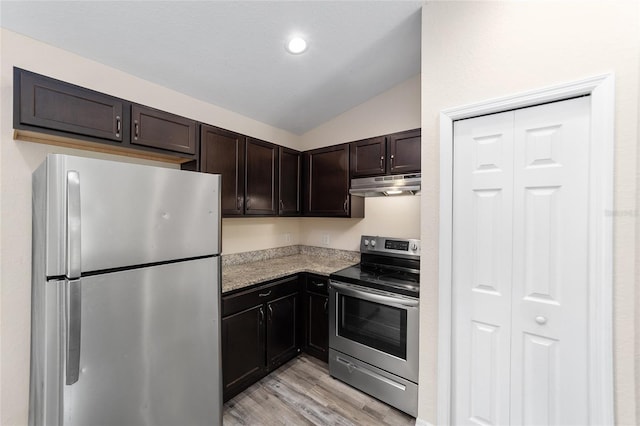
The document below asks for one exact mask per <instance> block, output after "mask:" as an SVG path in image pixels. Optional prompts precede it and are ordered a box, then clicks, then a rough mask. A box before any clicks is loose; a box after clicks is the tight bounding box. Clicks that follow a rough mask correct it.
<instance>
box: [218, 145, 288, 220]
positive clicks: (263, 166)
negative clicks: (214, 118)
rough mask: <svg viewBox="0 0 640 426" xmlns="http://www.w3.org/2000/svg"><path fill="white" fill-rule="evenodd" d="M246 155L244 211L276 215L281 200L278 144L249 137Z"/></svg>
mask: <svg viewBox="0 0 640 426" xmlns="http://www.w3.org/2000/svg"><path fill="white" fill-rule="evenodd" d="M245 155H246V162H245V167H246V171H245V203H244V205H245V206H244V207H245V209H244V212H245V214H246V215H256V216H275V215H276V214H277V213H278V201H279V199H278V146H277V145H274V144H272V143H269V142H265V141H261V140H258V139H253V138H249V137H248V138H247V141H246V154H245ZM223 179H224V177H223Z"/></svg>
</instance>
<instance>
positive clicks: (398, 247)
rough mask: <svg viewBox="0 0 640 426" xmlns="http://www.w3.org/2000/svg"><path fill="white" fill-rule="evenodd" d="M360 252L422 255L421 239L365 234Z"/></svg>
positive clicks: (361, 239) (361, 240)
mask: <svg viewBox="0 0 640 426" xmlns="http://www.w3.org/2000/svg"><path fill="white" fill-rule="evenodd" d="M360 253H371V254H382V255H384V254H387V255H406V256H410V257H414V256H420V240H415V239H407V238H392V237H378V236H371V235H363V236H362V237H361V238H360Z"/></svg>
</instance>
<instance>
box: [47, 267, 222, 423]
mask: <svg viewBox="0 0 640 426" xmlns="http://www.w3.org/2000/svg"><path fill="white" fill-rule="evenodd" d="M219 278H220V258H219V257H210V258H204V259H198V260H191V261H186V262H177V263H170V264H164V265H159V266H153V267H148V268H140V269H132V270H128V271H121V272H113V273H109V274H103V275H95V276H90V277H86V278H82V279H81V280H80V286H79V287H80V292H81V294H80V299H81V303H80V305H79V309H80V311H81V323H80V324H79V330H80V333H79V336H73V335H72V334H73V333H74V332H73V330H71V331H69V323H68V322H69V321H68V319H67V321H62V323H63V324H65V323H66V326H65V332H64V333H62V335H63V336H65V337H64V339H65V341H64V342H62V344H61V346H62V347H63V348H65V349H63V350H67V349H68V348H69V347H70V346H71V347H73V345H74V342H73V340H76V339H78V338H79V342H75V343H79V348H80V354H79V355H80V356H79V366H78V367H79V377H78V378H77V381H76V382H75V383H73V384H70V385H68V384H66V383H65V377H66V376H67V377H68V370H69V369H70V368H72V369H73V368H74V366H71V365H68V364H67V363H68V361H64V360H68V359H69V358H68V357H67V356H62V359H63V363H64V364H65V365H64V367H65V368H64V369H63V370H64V372H65V373H64V374H62V375H61V377H60V378H59V380H60V386H61V388H62V392H63V402H62V405H63V408H62V419H63V421H62V424H64V425H65V426H76V425H77V426H85V425H145V426H151V425H154V426H155V425H167V426H169V425H171V426H174V425H184V426H189V425H194V426H195V425H205V424H212V425H213V424H221V423H222V389H221V386H222V385H221V383H222V381H221V377H220V374H221V373H220V371H221V369H220V352H219V347H220V346H219V341H220V321H219V319H220V316H219V312H220V310H219V307H220V286H219ZM61 285H62V286H67V288H66V289H64V290H62V289H61V290H60V291H61V292H66V294H67V297H66V298H63V299H66V301H65V303H66V304H67V306H66V307H65V309H64V311H65V312H67V316H68V313H69V311H70V310H74V309H77V308H78V307H75V308H74V307H72V306H69V301H70V300H71V299H70V298H69V297H68V294H69V293H68V292H69V289H68V285H69V282H66V283H63V284H61ZM69 340H71V341H72V342H71V343H70V344H69Z"/></svg>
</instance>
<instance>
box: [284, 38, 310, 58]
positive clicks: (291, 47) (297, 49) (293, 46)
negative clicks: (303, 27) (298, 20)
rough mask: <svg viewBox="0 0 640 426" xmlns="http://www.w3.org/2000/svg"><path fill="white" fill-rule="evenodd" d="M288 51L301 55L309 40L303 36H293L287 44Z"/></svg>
mask: <svg viewBox="0 0 640 426" xmlns="http://www.w3.org/2000/svg"><path fill="white" fill-rule="evenodd" d="M286 49H287V52H289V53H291V54H293V55H299V54H300V53H302V52H304V51H305V50H307V41H306V40H305V39H303V38H302V37H297V36H296V37H292V38H291V39H290V40H289V41H288V42H287V46H286Z"/></svg>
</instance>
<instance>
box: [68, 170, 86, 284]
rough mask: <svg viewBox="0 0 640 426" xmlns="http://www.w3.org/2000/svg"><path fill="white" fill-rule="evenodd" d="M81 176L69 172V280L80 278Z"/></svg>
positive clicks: (75, 172)
mask: <svg viewBox="0 0 640 426" xmlns="http://www.w3.org/2000/svg"><path fill="white" fill-rule="evenodd" d="M80 230H81V229H80V174H79V173H78V172H77V171H75V170H69V171H68V172H67V247H66V249H67V250H66V251H67V253H66V255H67V256H66V257H67V265H66V266H67V271H66V272H67V273H66V275H67V278H69V279H70V280H73V279H77V278H80V273H81V270H82V268H81V261H80V257H81V251H80Z"/></svg>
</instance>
